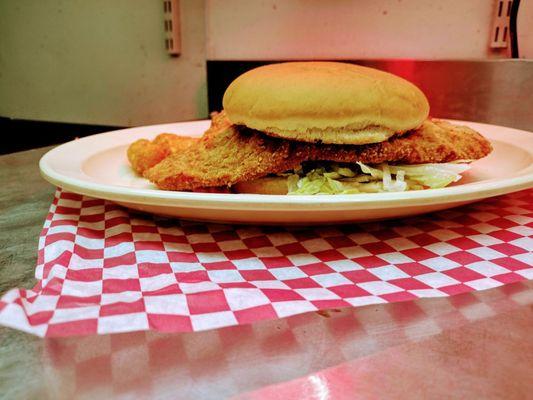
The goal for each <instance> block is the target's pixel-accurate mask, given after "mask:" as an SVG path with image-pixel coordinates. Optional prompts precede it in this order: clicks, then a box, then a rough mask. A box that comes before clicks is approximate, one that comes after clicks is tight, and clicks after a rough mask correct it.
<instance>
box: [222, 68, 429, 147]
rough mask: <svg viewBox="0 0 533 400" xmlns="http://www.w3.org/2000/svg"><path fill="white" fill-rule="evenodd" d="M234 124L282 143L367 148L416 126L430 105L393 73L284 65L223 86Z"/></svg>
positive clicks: (248, 73) (256, 71)
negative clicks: (368, 145)
mask: <svg viewBox="0 0 533 400" xmlns="http://www.w3.org/2000/svg"><path fill="white" fill-rule="evenodd" d="M223 107H224V109H225V111H226V113H227V116H228V118H229V120H230V121H231V122H232V123H234V124H237V125H245V126H247V127H248V128H251V129H255V130H258V131H261V132H263V133H265V134H268V135H271V136H277V137H280V138H284V139H290V140H297V141H304V142H322V143H329V144H357V145H360V144H368V143H378V142H382V141H385V140H387V139H388V138H390V137H391V136H393V135H395V134H402V133H404V132H407V131H409V130H412V129H415V128H417V127H419V126H420V125H421V124H422V122H423V121H424V120H425V119H426V118H427V117H428V114H429V104H428V101H427V99H426V97H425V96H424V94H423V93H422V91H421V90H420V89H418V88H417V87H416V86H415V85H413V84H412V83H410V82H408V81H406V80H405V79H402V78H400V77H398V76H396V75H392V74H389V73H387V72H383V71H380V70H377V69H373V68H367V67H362V66H359V65H353V64H347V63H339V62H288V63H280V64H270V65H265V66H262V67H259V68H255V69H253V70H250V71H248V72H246V73H244V74H243V75H241V76H239V77H238V78H237V79H235V80H234V81H233V82H232V83H231V84H230V85H229V87H228V88H227V90H226V92H225V94H224V98H223Z"/></svg>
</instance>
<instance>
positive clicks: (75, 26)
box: [0, 0, 207, 126]
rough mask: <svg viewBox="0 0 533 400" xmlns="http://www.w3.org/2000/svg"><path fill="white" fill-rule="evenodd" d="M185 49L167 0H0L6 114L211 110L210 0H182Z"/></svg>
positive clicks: (143, 118)
mask: <svg viewBox="0 0 533 400" xmlns="http://www.w3.org/2000/svg"><path fill="white" fill-rule="evenodd" d="M181 8H182V33H183V34H182V37H183V44H182V49H183V53H182V55H181V56H180V57H178V58H171V57H169V56H168V55H167V54H166V52H165V48H164V37H165V36H164V30H163V2H162V1H161V0H112V1H111V0H1V1H0V116H4V117H11V118H22V119H33V120H48V121H63V122H77V123H92V124H108V125H127V126H130V125H141V124H152V123H159V122H169V121H175V120H187V119H196V118H205V117H206V116H207V101H206V99H207V94H206V93H207V92H206V86H205V24H204V2H203V1H201V0H181Z"/></svg>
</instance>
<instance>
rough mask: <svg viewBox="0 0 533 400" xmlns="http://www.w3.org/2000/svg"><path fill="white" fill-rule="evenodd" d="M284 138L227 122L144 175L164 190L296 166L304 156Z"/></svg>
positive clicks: (242, 178)
mask: <svg viewBox="0 0 533 400" xmlns="http://www.w3.org/2000/svg"><path fill="white" fill-rule="evenodd" d="M305 155H306V154H305V153H302V154H301V155H298V152H294V151H292V149H291V146H290V143H289V142H287V141H284V140H276V139H271V138H269V137H267V136H264V135H261V134H258V133H255V132H252V131H249V130H246V131H243V132H240V131H239V130H238V129H237V128H236V127H235V126H231V127H229V128H228V129H226V130H225V131H223V132H220V133H218V134H215V135H204V136H203V137H202V138H201V140H200V141H199V142H198V143H196V144H195V145H193V146H191V147H189V148H188V149H186V150H185V151H184V152H182V153H179V154H173V155H171V156H169V157H167V158H166V159H165V160H163V161H162V162H160V163H159V164H158V165H156V166H155V167H153V168H151V169H149V170H147V171H145V173H144V177H145V178H148V179H149V180H151V181H152V182H154V183H155V184H156V185H157V186H158V187H159V188H161V189H166V190H193V189H195V188H198V187H206V186H224V185H227V186H231V185H233V184H234V183H236V182H240V181H246V180H252V179H255V178H259V177H262V176H265V175H267V174H269V173H279V172H283V171H286V170H288V169H293V168H296V167H297V166H298V165H299V164H300V162H301V161H302V160H304V159H305Z"/></svg>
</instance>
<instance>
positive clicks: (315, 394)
mask: <svg viewBox="0 0 533 400" xmlns="http://www.w3.org/2000/svg"><path fill="white" fill-rule="evenodd" d="M44 151H45V149H40V150H34V151H28V152H23V153H16V154H12V155H8V156H2V157H0V185H1V186H0V187H1V188H2V189H1V190H0V210H1V214H0V244H1V245H0V294H1V293H4V292H5V291H6V290H7V289H9V288H12V287H15V286H19V287H20V286H22V287H27V288H29V287H31V286H33V284H34V279H33V270H34V266H35V262H36V256H37V250H36V249H37V239H38V235H39V232H40V230H41V226H42V223H43V220H44V218H45V215H46V213H47V211H48V207H49V204H50V201H51V200H52V194H53V191H54V188H53V187H52V186H50V185H49V184H47V183H46V182H45V181H44V180H42V179H41V178H40V177H39V173H38V166H37V163H38V159H39V158H40V156H41V155H42V154H43V153H44ZM532 331H533V283H532V282H531V281H529V282H527V283H518V284H511V285H507V286H503V287H501V288H498V289H494V290H489V291H483V292H477V293H475V294H464V295H458V296H453V297H450V298H435V299H424V300H417V301H412V302H403V303H395V304H388V305H377V306H367V307H361V308H356V309H345V310H337V311H330V312H327V313H309V314H304V315H299V316H295V317H290V318H286V319H282V320H277V321H267V322H261V323H258V324H254V325H251V326H250V325H245V326H239V327H232V328H225V329H220V330H215V331H207V332H201V333H186V334H161V333H153V332H136V333H129V334H118V335H103V336H88V337H82V338H63V339H62V338H56V339H39V338H36V337H33V336H30V335H27V334H25V333H21V332H18V331H14V330H11V329H8V328H1V327H0V398H6V399H18V398H24V399H26V398H30V399H31V398H39V399H47V398H49V399H72V398H80V399H93V398H94V399H101V398H113V397H114V398H169V399H170V398H172V399H174V398H202V399H203V398H205V399H218V398H227V397H238V398H243V399H244V398H245V399H258V398H268V399H281V398H283V399H290V398H309V399H333V398H350V399H351V398H355V397H364V398H406V397H408V398H412V399H413V398H443V397H444V398H445V397H450V396H453V397H459V398H486V399H491V398H494V399H496V398H507V399H522V398H527V397H528V396H530V393H531V392H532V390H533V380H531V373H532V371H533V338H532V335H531V332H532ZM272 385H275V386H272ZM356 394H357V396H356Z"/></svg>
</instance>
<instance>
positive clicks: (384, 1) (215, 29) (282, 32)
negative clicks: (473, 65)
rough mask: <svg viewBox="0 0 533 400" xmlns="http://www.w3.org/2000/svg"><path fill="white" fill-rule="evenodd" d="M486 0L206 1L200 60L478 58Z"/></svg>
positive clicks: (483, 52)
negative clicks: (204, 37)
mask: <svg viewBox="0 0 533 400" xmlns="http://www.w3.org/2000/svg"><path fill="white" fill-rule="evenodd" d="M493 8H494V1H492V0H446V1H443V0H379V1H376V0H352V1H350V0H264V1H258V0H251V1H250V0H207V3H206V9H207V37H208V45H207V57H208V59H212V60H232V59H240V60H243V59H246V60H259V59H305V58H314V59H320V58H352V59H353V58H355V59H365V58H366V59H371V58H417V59H451V58H453V59H480V58H481V59H482V58H489V57H500V56H502V55H504V54H501V52H499V53H491V52H489V50H488V45H489V30H490V25H491V18H492V13H493Z"/></svg>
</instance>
